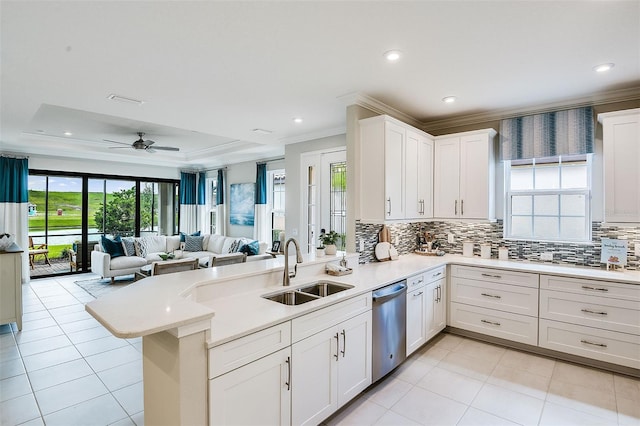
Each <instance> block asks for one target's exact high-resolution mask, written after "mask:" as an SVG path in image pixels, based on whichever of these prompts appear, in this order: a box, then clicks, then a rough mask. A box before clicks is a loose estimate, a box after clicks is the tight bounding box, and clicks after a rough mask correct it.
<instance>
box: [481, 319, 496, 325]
mask: <svg viewBox="0 0 640 426" xmlns="http://www.w3.org/2000/svg"><path fill="white" fill-rule="evenodd" d="M480 322H483V323H485V324H491V325H497V326H500V323H499V322H493V321H487V320H480Z"/></svg>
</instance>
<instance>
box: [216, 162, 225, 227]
mask: <svg viewBox="0 0 640 426" xmlns="http://www.w3.org/2000/svg"><path fill="white" fill-rule="evenodd" d="M224 180H225V179H224V169H218V187H217V188H216V234H219V235H227V217H226V211H227V210H226V207H225V205H224V189H225V181H224Z"/></svg>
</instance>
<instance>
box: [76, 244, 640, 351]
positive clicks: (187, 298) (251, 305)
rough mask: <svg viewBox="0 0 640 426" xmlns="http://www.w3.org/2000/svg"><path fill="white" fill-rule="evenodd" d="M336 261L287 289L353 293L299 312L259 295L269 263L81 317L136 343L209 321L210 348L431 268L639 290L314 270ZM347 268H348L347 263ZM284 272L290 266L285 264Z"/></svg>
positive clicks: (177, 281)
mask: <svg viewBox="0 0 640 426" xmlns="http://www.w3.org/2000/svg"><path fill="white" fill-rule="evenodd" d="M327 260H337V258H332V259H328V258H321V259H316V260H313V258H310V259H307V260H306V262H307V264H304V265H305V266H308V268H307V269H308V271H310V272H306V273H304V272H303V273H300V271H302V268H301V269H300V270H299V274H298V277H296V278H292V279H291V287H290V288H291V289H293V288H296V287H300V286H302V285H304V284H305V283H309V282H311V281H316V280H320V279H321V280H327V281H336V282H342V283H346V284H351V285H353V286H354V288H352V289H349V290H346V291H343V292H341V293H337V294H334V295H331V296H327V297H324V298H321V299H319V300H316V301H311V302H308V303H305V304H303V305H298V306H287V305H282V304H280V303H276V302H273V301H270V300H267V299H264V298H262V297H261V296H262V295H264V294H268V293H273V292H277V291H282V290H284V289H285V287H283V286H282V285H280V284H279V283H280V282H281V278H280V277H281V275H282V273H283V272H282V271H283V265H284V260H283V258H281V257H279V258H277V259H268V260H263V261H259V262H249V263H242V264H237V265H229V266H225V267H220V268H208V269H200V270H197V271H188V272H181V273H176V274H167V275H158V276H154V277H149V278H145V279H143V280H140V281H138V282H136V283H133V284H131V285H129V286H127V287H125V288H123V289H121V290H118V291H115V292H113V293H110V294H106V295H104V296H102V297H100V298H99V299H96V300H95V301H92V302H89V303H87V305H86V310H87V311H88V312H89V313H90V314H91V315H93V316H94V317H95V318H96V319H97V320H98V321H100V323H101V324H103V325H104V326H105V327H106V328H107V329H108V330H109V331H111V333H113V334H114V335H115V336H117V337H123V338H130V337H139V336H145V335H150V334H154V333H158V332H161V331H167V330H172V329H176V328H179V327H183V326H188V325H190V324H195V323H198V322H202V321H210V323H211V332H210V336H209V346H210V347H212V346H216V345H219V344H222V343H224V342H227V341H230V340H233V339H235V338H238V337H241V336H243V335H246V334H249V333H252V332H254V331H257V330H260V329H263V328H266V327H269V326H271V325H275V324H278V323H281V322H284V321H287V320H290V319H292V318H295V317H298V316H300V315H304V314H306V313H309V312H312V311H314V310H317V309H320V308H322V307H325V306H327V305H330V304H333V303H336V302H339V301H341V300H345V299H347V298H350V297H354V296H357V295H359V294H363V293H366V292H369V291H371V290H374V289H377V288H380V287H383V286H385V285H387V284H390V283H393V282H395V281H398V280H402V279H404V278H406V277H408V276H411V275H413V274H416V273H419V272H423V271H426V270H429V269H433V268H436V267H438V266H443V265H448V264H461V265H473V266H483V267H489V268H500V269H508V270H514V271H522V272H532V273H538V274H545V273H549V274H554V275H563V276H569V277H577V278H588V279H600V280H608V281H615V282H618V283H626V284H632V285H639V284H640V271H622V272H610V271H606V270H604V269H596V268H583V267H571V266H557V265H553V264H544V263H528V262H518V261H504V260H497V259H481V258H479V257H473V258H467V257H463V256H460V255H445V256H442V257H437V256H420V255H417V254H408V255H404V256H400V258H399V260H397V261H389V262H375V263H369V264H366V265H358V266H355V265H354V273H353V274H351V275H345V276H341V277H334V276H330V275H327V274H325V273H322V272H320V271H321V265H320V264H321V263H324V262H326V261H327ZM351 263H353V262H351ZM290 266H291V265H290Z"/></svg>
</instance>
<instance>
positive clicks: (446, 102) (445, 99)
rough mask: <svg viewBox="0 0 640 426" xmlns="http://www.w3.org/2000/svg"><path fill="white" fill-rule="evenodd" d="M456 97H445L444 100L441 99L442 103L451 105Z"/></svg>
mask: <svg viewBox="0 0 640 426" xmlns="http://www.w3.org/2000/svg"><path fill="white" fill-rule="evenodd" d="M456 99H457V98H456V97H455V96H445V97H444V98H442V102H444V103H445V104H452V103H454V102H455V101H456Z"/></svg>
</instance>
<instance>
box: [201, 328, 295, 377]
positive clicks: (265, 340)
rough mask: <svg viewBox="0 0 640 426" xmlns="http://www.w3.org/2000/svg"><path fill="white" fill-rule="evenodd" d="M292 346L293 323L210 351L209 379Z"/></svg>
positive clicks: (242, 338)
mask: <svg viewBox="0 0 640 426" xmlns="http://www.w3.org/2000/svg"><path fill="white" fill-rule="evenodd" d="M289 345H291V323H290V322H288V321H287V322H285V323H282V324H278V325H274V326H273V327H269V328H267V329H266V330H261V331H258V332H256V333H252V334H250V335H248V336H244V337H241V338H239V339H236V340H233V341H231V342H228V343H224V344H222V345H220V346H215V347H213V348H211V349H209V378H210V379H212V378H214V377H217V376H219V375H221V374H224V373H226V372H228V371H231V370H233V369H236V368H238V367H242V366H243V365H245V364H248V363H250V362H253V361H255V360H257V359H259V358H261V357H263V356H265V355H269V354H270V353H273V352H276V351H279V350H280V349H282V348H285V347H287V346H289Z"/></svg>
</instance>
